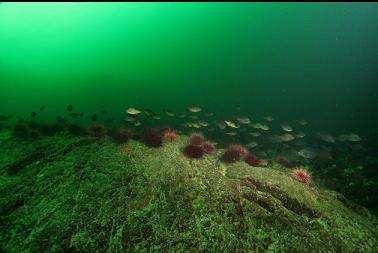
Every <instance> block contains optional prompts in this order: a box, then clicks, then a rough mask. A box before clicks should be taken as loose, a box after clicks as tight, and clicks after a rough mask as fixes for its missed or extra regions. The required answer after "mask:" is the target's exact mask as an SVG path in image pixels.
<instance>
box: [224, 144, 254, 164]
mask: <svg viewBox="0 0 378 253" xmlns="http://www.w3.org/2000/svg"><path fill="white" fill-rule="evenodd" d="M248 153H249V152H248V149H246V148H245V147H243V146H242V145H239V144H236V145H231V146H230V147H229V148H228V149H227V150H226V152H224V155H223V158H224V160H225V161H226V162H235V161H237V160H240V159H242V158H243V157H245V156H246V155H247V154H248Z"/></svg>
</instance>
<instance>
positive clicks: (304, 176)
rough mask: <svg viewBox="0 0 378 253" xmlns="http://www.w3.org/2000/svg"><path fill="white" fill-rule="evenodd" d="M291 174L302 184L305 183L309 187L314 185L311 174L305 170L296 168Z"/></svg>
mask: <svg viewBox="0 0 378 253" xmlns="http://www.w3.org/2000/svg"><path fill="white" fill-rule="evenodd" d="M291 174H292V175H293V177H294V178H295V179H296V180H298V181H299V182H301V183H305V184H308V185H312V184H313V181H312V177H311V173H310V172H308V171H307V170H305V169H302V168H295V169H293V170H292V171H291Z"/></svg>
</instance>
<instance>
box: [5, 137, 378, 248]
mask: <svg viewBox="0 0 378 253" xmlns="http://www.w3.org/2000/svg"><path fill="white" fill-rule="evenodd" d="M146 135H147V136H146V137H151V138H152V140H150V141H148V140H147V143H155V141H156V143H157V144H159V145H160V147H159V148H158V149H156V148H151V147H149V146H146V145H144V144H142V143H141V142H139V141H135V140H128V146H127V147H128V148H130V150H132V152H128V155H127V156H125V155H124V153H123V152H119V149H120V145H119V144H116V143H115V142H114V141H113V139H112V138H109V137H106V136H105V137H104V138H102V139H101V140H100V139H99V138H93V137H77V136H76V137H75V136H72V135H69V134H67V133H65V132H61V133H58V134H56V135H54V136H50V137H41V138H39V139H36V140H35V141H33V142H28V143H23V144H20V142H17V141H16V139H15V138H14V137H12V136H11V135H2V136H1V138H3V139H1V141H0V148H1V149H2V150H6V152H3V153H0V161H1V163H0V172H1V176H0V203H1V209H0V218H1V224H2V226H0V242H1V244H0V250H1V251H2V252H151V251H156V250H157V251H160V250H163V251H167V252H204V251H206V252H219V249H222V251H224V252H378V244H377V241H378V240H377V238H378V232H377V223H376V221H375V219H374V218H372V216H369V215H367V214H368V212H367V211H366V210H365V209H363V208H362V207H358V208H357V206H356V205H351V204H350V203H348V202H347V201H345V199H342V198H341V197H340V196H339V195H338V194H335V193H333V192H329V191H325V190H322V189H320V188H318V187H309V186H308V185H307V184H304V183H301V182H298V181H297V180H294V179H293V177H292V175H291V174H290V172H288V170H287V169H286V168H284V167H282V166H280V165H278V164H277V163H275V164H274V166H271V167H259V168H253V167H251V166H249V165H248V164H247V163H245V162H244V161H242V160H237V161H235V162H232V163H224V162H222V160H221V159H220V158H221V156H222V153H223V152H224V151H223V150H215V151H214V152H215V153H214V155H203V157H202V158H201V159H188V158H187V157H186V156H185V155H183V154H182V150H183V149H184V148H185V146H187V145H193V144H190V139H189V138H188V137H186V136H185V135H181V136H180V138H179V139H177V140H176V141H174V142H164V143H162V144H161V142H160V141H159V140H161V135H160V133H159V132H157V131H155V130H153V131H152V132H150V133H149V132H147V133H146ZM146 137H144V139H142V140H143V141H146V139H145V138H146ZM188 143H189V144H188ZM152 146H153V147H154V146H155V145H152ZM193 146H195V147H197V148H199V149H201V146H196V145H193ZM123 148H125V147H123ZM201 150H202V149H201ZM202 152H203V150H202ZM10 170H13V173H12V174H9V173H7V171H10ZM361 210H364V211H361ZM57 228H59V229H57ZM303 236H305V237H306V239H305V240H303Z"/></svg>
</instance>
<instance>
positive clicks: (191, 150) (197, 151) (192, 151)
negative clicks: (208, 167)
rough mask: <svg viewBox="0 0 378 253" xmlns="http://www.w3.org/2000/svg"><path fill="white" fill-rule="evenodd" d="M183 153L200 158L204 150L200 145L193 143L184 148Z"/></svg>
mask: <svg viewBox="0 0 378 253" xmlns="http://www.w3.org/2000/svg"><path fill="white" fill-rule="evenodd" d="M184 154H185V155H186V156H187V157H189V158H196V159H199V158H202V157H203V155H204V151H203V149H202V148H201V147H199V146H197V145H193V144H189V145H187V146H186V147H185V148H184Z"/></svg>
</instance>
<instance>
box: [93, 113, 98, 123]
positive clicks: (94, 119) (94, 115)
mask: <svg viewBox="0 0 378 253" xmlns="http://www.w3.org/2000/svg"><path fill="white" fill-rule="evenodd" d="M97 119H98V114H97V113H95V114H93V115H92V121H97Z"/></svg>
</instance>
